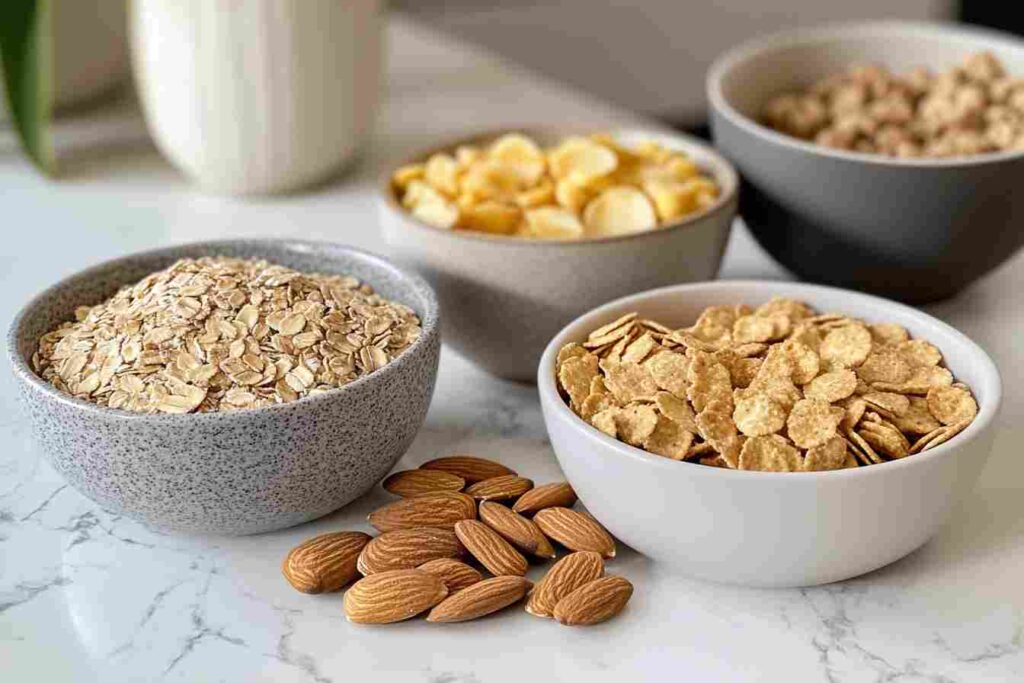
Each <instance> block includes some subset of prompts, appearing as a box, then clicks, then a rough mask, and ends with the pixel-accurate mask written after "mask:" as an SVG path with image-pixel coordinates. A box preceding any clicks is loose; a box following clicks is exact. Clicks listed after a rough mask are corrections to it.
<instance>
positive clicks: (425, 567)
mask: <svg viewBox="0 0 1024 683" xmlns="http://www.w3.org/2000/svg"><path fill="white" fill-rule="evenodd" d="M416 568H417V569H419V570H420V571H421V572H426V573H428V574H433V575H434V576H437V577H439V578H440V579H441V580H442V581H444V585H445V586H447V587H448V595H454V594H455V593H458V592H459V591H460V590H462V589H463V588H468V587H469V586H472V585H473V584H474V583H477V582H478V581H481V580H482V579H483V578H484V577H483V575H482V574H481V573H480V572H478V571H477V570H476V569H474V568H473V567H470V566H469V565H468V564H466V563H465V562H459V561H458V560H453V559H451V558H448V557H442V558H439V559H436V560H431V561H430V562H424V563H423V564H421V565H420V566H419V567H416Z"/></svg>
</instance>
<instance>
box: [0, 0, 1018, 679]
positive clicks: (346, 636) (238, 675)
mask: <svg viewBox="0 0 1024 683" xmlns="http://www.w3.org/2000/svg"><path fill="white" fill-rule="evenodd" d="M391 32H392V35H391V36H390V38H391V52H392V54H391V67H390V68H391V74H390V79H389V92H388V97H387V108H386V111H385V114H384V117H383V121H382V125H381V128H380V130H381V132H380V134H379V135H378V138H377V140H376V141H375V144H374V145H373V147H372V151H371V152H370V153H369V154H368V155H367V158H365V159H364V160H363V161H362V163H361V164H360V165H359V167H358V168H356V169H353V170H352V171H351V172H349V173H348V174H346V175H344V176H342V177H340V178H337V179H335V180H334V181H332V182H330V183H328V184H326V185H325V186H323V187H321V188H318V189H315V190H313V191H312V192H310V193H306V194H302V195H297V196H290V197H277V198H269V199H254V200H248V201H242V200H236V199H230V198H221V197H212V196H208V195H203V194H201V193H199V192H198V191H196V190H194V189H193V188H191V187H190V186H189V185H188V184H187V183H186V182H185V181H183V180H182V178H181V177H180V176H179V175H178V174H177V173H176V172H175V171H174V170H173V169H171V168H170V167H169V166H168V165H167V164H166V163H164V162H163V161H162V160H161V159H160V157H159V156H158V155H157V153H156V152H155V150H154V149H153V148H152V146H151V144H150V143H149V142H148V140H147V137H146V135H145V130H144V128H143V126H142V123H141V120H140V119H139V117H138V114H137V112H136V109H135V107H134V106H133V105H132V104H131V103H130V102H127V103H125V104H124V105H123V106H120V107H113V108H107V109H105V110H103V111H100V112H97V113H94V114H89V115H86V116H85V117H84V118H80V119H77V120H76V121H75V122H73V123H62V124H61V126H60V130H59V135H58V140H59V142H60V146H61V149H62V150H63V153H64V157H65V159H64V168H65V176H64V178H63V179H62V180H59V181H56V182H54V181H47V180H44V179H42V178H40V177H39V176H37V175H36V174H34V173H33V172H32V171H31V170H30V169H29V168H28V167H27V165H26V164H25V163H24V162H23V161H22V160H21V159H20V158H19V157H18V156H17V155H16V154H14V153H13V143H12V141H11V140H10V139H9V137H6V138H5V137H4V134H3V133H0V227H2V230H0V234H2V236H3V238H2V239H3V248H2V249H0V320H2V321H4V325H6V324H7V321H9V320H10V319H11V318H12V317H13V315H14V314H15V312H16V311H17V309H18V308H19V307H20V306H21V305H22V303H24V301H25V300H26V299H27V298H28V297H29V296H30V295H32V294H33V293H35V292H37V291H38V290H40V289H42V288H43V287H45V286H46V285H48V284H49V283H51V282H52V281H53V280H55V279H57V278H59V277H62V276H64V275H66V274H69V273H71V272H73V271H75V270H78V269H79V268H82V267H84V266H86V265H88V264H91V263H94V262H96V261H99V260H101V259H105V258H108V257H112V256H116V255H120V254H124V253H127V252H131V251H135V250H138V249H141V248H146V247H151V246H155V245H162V244H167V243H177V242H185V241H192V240H196V239H201V238H208V237H212V236H224V237H227V236H242V235H245V236H303V237H312V238H318V239H330V240H337V241H341V242H347V243H351V244H355V245H358V246H360V247H364V248H368V249H372V250H378V251H383V250H384V247H383V245H382V243H381V241H380V238H379V235H378V231H377V225H376V213H375V209H374V205H373V203H374V199H373V184H374V178H375V177H376V176H377V174H378V173H379V172H380V170H381V169H382V168H384V167H385V166H386V165H387V164H390V163H391V162H392V161H394V160H396V159H398V158H400V157H401V156H402V154H403V153H404V152H405V151H407V150H409V149H412V148H417V147H422V146H424V145H426V144H430V143H431V142H433V141H435V140H436V139H437V138H438V137H440V136H447V135H451V134H456V133H460V132H463V131H464V129H465V127H466V126H468V125H474V126H479V127H481V128H486V127H495V126H501V125H512V124H524V123H539V122H546V121H547V122H549V121H552V120H574V121H586V122H593V123H609V122H616V121H620V122H622V121H626V122H628V121H634V120H635V119H634V118H633V117H631V116H629V115H627V114H625V113H624V112H621V111H617V110H615V109H612V108H610V107H607V106H605V105H603V104H601V103H599V102H594V101H592V100H590V99H588V98H587V97H585V96H582V95H581V94H579V93H576V92H573V91H571V90H569V89H567V88H565V87H564V86H560V85H557V84H553V83H551V82H549V81H546V80H544V79H543V78H540V77H538V76H536V75H534V74H530V73H526V72H524V71H522V70H520V69H517V68H515V67H513V66H511V65H508V64H506V63H503V62H501V61H499V60H496V59H494V58H493V57H491V56H489V55H487V54H484V53H482V52H480V51H478V50H476V49H473V48H470V47H468V46H464V45H457V44H456V45H453V44H452V43H451V42H450V41H448V40H445V39H442V38H441V37H439V36H437V35H435V34H433V33H431V32H427V31H424V30H423V29H422V28H420V27H417V26H415V25H411V24H409V23H407V22H405V21H403V20H396V21H394V22H393V24H392V27H391ZM722 276H723V277H730V278H733V277H764V278H787V277H790V276H789V275H787V274H786V273H785V272H784V271H783V270H781V269H780V268H779V267H778V266H776V265H775V264H774V263H773V262H772V261H771V260H770V259H769V258H768V257H767V256H766V255H765V254H764V253H763V252H762V251H761V250H760V249H759V248H758V247H757V246H756V244H755V243H754V242H753V241H752V240H751V238H750V236H749V234H748V233H747V232H746V230H745V229H744V228H743V226H742V224H739V223H737V226H736V229H735V230H734V231H733V236H732V239H731V242H730V245H729V248H728V251H727V254H726V260H725V264H724V266H723V271H722ZM1021 291H1024V255H1018V256H1017V257H1016V258H1014V259H1013V260H1011V261H1010V262H1009V263H1007V264H1005V265H1004V266H1003V267H1002V268H1001V269H999V270H998V271H997V272H995V273H993V274H992V275H990V276H989V277H987V278H986V279H985V280H983V281H982V282H980V283H978V284H976V285H975V286H973V287H972V288H970V289H969V290H968V291H966V292H964V293H963V294H961V295H960V296H959V297H957V298H956V299H954V300H952V301H948V302H945V303H942V304H938V305H934V306H930V307H929V308H928V310H929V311H930V312H932V313H933V314H935V315H937V316H939V317H941V318H943V319H944V320H946V321H948V322H950V323H951V324H953V325H955V326H957V327H959V328H960V329H961V330H963V331H964V332H966V333H967V334H969V335H970V336H972V337H973V338H974V339H976V340H977V341H978V342H980V343H981V344H982V345H983V346H985V347H986V349H988V351H989V352H990V353H991V354H992V355H993V357H994V358H995V360H996V362H997V363H998V364H999V366H1000V368H1001V370H1002V372H1003V375H1004V381H1005V386H1006V399H1005V401H1006V402H1005V405H1004V410H1003V413H1002V416H1001V418H1000V424H999V430H1000V432H999V436H998V437H997V442H996V447H995V449H996V450H995V453H993V455H992V458H991V460H990V462H989V464H988V466H987V468H986V470H985V471H984V473H983V475H982V477H981V480H980V482H979V484H978V486H977V488H976V490H975V491H974V493H973V494H972V495H971V496H970V497H969V499H968V500H967V501H966V502H965V503H964V505H963V508H962V509H961V510H960V511H959V512H958V514H957V515H956V516H955V518H954V519H953V521H952V522H951V523H950V524H949V525H948V526H947V527H946V528H944V529H943V531H942V532H941V533H940V534H939V535H938V536H937V537H936V538H935V539H933V540H932V541H931V542H930V543H928V544H927V545H925V546H924V547H923V548H921V549H920V550H918V551H917V552H915V553H913V554H912V555H910V556H908V557H906V558H904V559H903V560H901V561H899V562H896V563H895V564H893V565H890V566H888V567H885V568H883V569H881V570H878V571H876V572H873V573H871V574H869V575H867V576H863V577H861V578H858V579H854V580H851V581H846V582H843V583H839V584H833V585H828V586H822V587H816V588H808V589H803V590H752V589H742V588H736V587H729V586H721V585H715V584H709V583H704V582H699V581H695V580H690V579H687V578H684V577H679V576H673V575H671V574H669V573H666V571H665V570H664V568H663V567H660V566H657V565H654V564H652V563H651V562H649V561H648V560H647V559H646V558H644V557H642V556H640V555H638V554H636V553H633V552H632V551H629V550H628V549H627V550H624V551H623V552H622V553H621V557H620V558H617V559H616V560H615V561H614V564H615V571H616V572H617V573H621V574H624V575H626V576H628V577H629V578H630V579H631V580H632V581H633V582H634V584H635V585H636V587H637V591H636V594H635V596H634V598H633V600H632V602H631V603H630V606H629V608H628V610H627V611H626V612H625V613H624V614H623V615H622V616H621V617H620V618H618V619H616V620H614V621H612V622H609V623H607V624H605V625H602V626H599V627H594V628H590V629H567V628H561V627H558V626H556V625H554V624H552V623H550V622H548V621H543V620H539V619H535V618H533V617H530V616H528V615H526V614H525V613H522V612H512V613H507V614H504V615H501V616H500V617H497V618H492V619H486V620H483V621H480V622H472V623H468V624H462V625H450V626H446V627H441V628H439V627H437V626H431V625H428V624H426V623H424V622H422V621H414V622H407V623H403V624H400V625H396V626H394V627H390V628H365V627H356V626H354V625H351V624H349V623H348V622H346V621H345V619H344V616H343V615H342V611H341V601H340V598H339V596H337V595H325V596H306V595H301V594H299V593H296V592H295V591H293V590H292V589H291V588H290V587H289V586H288V585H287V584H286V583H285V581H284V580H283V579H282V578H281V576H280V574H279V571H278V565H279V563H280V560H281V558H282V557H283V556H284V554H285V553H286V552H287V550H288V549H289V548H291V547H292V546H293V545H295V544H296V543H298V542H299V541H301V540H303V539H305V538H307V537H309V536H311V535H314V534H316V533H320V532H323V531H327V530H337V529H343V528H365V524H364V521H363V520H364V519H365V515H366V513H367V512H368V511H369V510H371V509H373V508H374V507H375V506H377V505H378V504H380V503H381V502H382V501H383V500H384V498H385V496H384V494H382V493H380V492H375V493H372V494H369V495H368V496H366V497H364V498H363V499H361V500H359V501H357V502H356V503H354V504H352V505H351V506H349V507H348V508H346V509H344V510H342V511H339V512H337V513H335V514H333V515H331V516H329V517H326V518H324V519H321V520H319V521H316V522H314V523H311V524H307V525H304V526H302V527H299V528H296V529H291V530H288V531H284V532H279V533H273V534H266V535H262V536H255V537H247V538H190V537H179V536H169V535H162V534H158V533H154V532H152V531H149V530H147V529H146V528H145V527H143V526H141V525H139V524H137V523H135V522H132V521H131V520H128V519H126V518H123V517H120V516H118V515H114V514H111V513H109V512H106V511H104V510H102V509H100V508H99V507H97V506H96V505H95V504H93V503H91V502H90V501H88V500H86V499H85V498H83V497H82V496H81V495H79V494H78V493H77V492H75V491H74V490H73V489H71V488H70V487H68V486H67V485H66V484H65V483H64V482H63V481H62V479H61V478H60V476H58V475H57V474H56V473H55V472H54V471H53V470H51V469H50V467H49V466H47V465H46V464H45V463H44V462H43V461H42V460H41V458H40V457H39V454H38V453H37V451H36V448H35V446H34V444H33V442H32V439H31V435H30V434H29V433H28V432H27V430H26V429H25V425H24V423H23V421H22V420H21V419H20V413H19V410H20V408H19V406H17V405H16V400H15V396H14V391H13V386H12V380H11V377H10V375H9V373H6V372H3V373H0V680H3V681H11V682H12V683H13V682H15V681H29V680H33V681H72V680H73V681H94V680H95V681H127V680H147V681H149V680H176V681H253V680H274V681H309V682H313V681H316V682H319V683H323V682H327V681H342V680H374V681H428V682H432V683H456V682H462V683H485V682H486V683H489V682H492V681H496V682H499V683H500V682H503V681H523V680H537V681H540V680H578V679H582V678H583V677H586V678H587V680H591V681H621V680H623V679H626V678H627V677H629V678H632V679H634V680H692V681H749V680H765V681H777V680H787V681H818V680H828V681H844V682H845V681H857V682H859V681H899V682H908V683H909V682H918V681H933V682H936V683H937V682H950V681H971V682H975V681H1011V680H1024V581H1022V579H1021V577H1022V572H1024V483H1022V482H1024V464H1022V458H1021V451H1020V444H1021V443H1022V442H1024V427H1022V426H1021V421H1020V419H1019V418H1020V416H1022V415H1024V391H1022V389H1021V385H1022V382H1024V371H1022V370H1021V367H1022V361H1024V357H1022V354H1021V352H1020V349H1019V346H1018V344H1019V340H1020V339H1021V338H1022V336H1024V307H1022V306H1021V303H1020V292H1021ZM1015 418H1016V419H1015ZM453 450H459V451H467V452H474V453H479V454H482V455H493V456H496V457H500V458H501V459H502V460H504V461H507V462H511V463H514V464H515V467H516V468H517V469H518V470H519V471H520V472H523V473H526V474H528V475H529V476H531V477H532V478H534V479H536V480H538V481H545V480H550V479H555V478H558V477H559V472H558V467H557V464H556V463H555V461H554V458H553V455H552V453H551V450H550V447H549V445H548V443H547V439H546V436H545V433H544V429H543V425H542V421H541V417H540V410H539V406H538V402H537V398H536V395H535V389H534V388H533V387H530V386H523V385H517V384H511V383H507V382H503V381H499V380H496V379H493V378H491V377H489V376H486V375H484V374H483V373H481V372H480V371H478V370H476V369H475V368H474V367H472V366H470V365H469V364H468V363H466V362H465V361H464V360H462V359H461V358H460V357H458V356H457V355H455V354H454V353H452V352H450V351H449V350H447V349H446V350H445V351H444V353H443V354H442V361H441V370H440V375H439V377H438V386H437V391H436V394H435V396H434V401H433V404H432V407H431V410H430V413H429V415H428V417H427V421H426V425H425V426H424V428H423V430H422V432H421V433H420V435H419V436H418V438H417V439H416V441H415V443H414V445H413V446H412V448H411V449H410V451H409V452H408V454H407V455H406V456H405V457H404V458H403V460H402V462H401V464H400V465H399V467H403V466H414V465H416V464H417V463H419V462H422V461H423V460H426V459H429V458H431V457H436V456H438V455H442V454H446V453H449V452H451V451H453ZM906 514H914V511H913V510H907V511H906Z"/></svg>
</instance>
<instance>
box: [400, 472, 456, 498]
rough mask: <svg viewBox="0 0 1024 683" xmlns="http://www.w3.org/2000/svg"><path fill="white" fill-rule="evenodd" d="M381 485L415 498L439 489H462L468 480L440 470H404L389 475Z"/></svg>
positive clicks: (406, 496)
mask: <svg viewBox="0 0 1024 683" xmlns="http://www.w3.org/2000/svg"><path fill="white" fill-rule="evenodd" d="M381 485H382V486H383V487H384V488H385V489H387V490H388V491H390V492H391V493H393V494H395V495H396V496H401V497H402V498H413V497H415V496H423V495H426V494H429V493H437V492H439V491H461V490H462V487H463V486H465V485H466V480H465V479H463V478H462V477H456V476H455V475H454V474H449V473H448V472H441V471H440V470H403V471H401V472H395V473H394V474H392V475H390V476H388V478H387V479H385V480H384V483H383V484H381Z"/></svg>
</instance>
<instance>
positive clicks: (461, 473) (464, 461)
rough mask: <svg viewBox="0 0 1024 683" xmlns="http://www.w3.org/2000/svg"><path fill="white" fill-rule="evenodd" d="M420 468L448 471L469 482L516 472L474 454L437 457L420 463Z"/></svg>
mask: <svg viewBox="0 0 1024 683" xmlns="http://www.w3.org/2000/svg"><path fill="white" fill-rule="evenodd" d="M420 469H424V470H440V471H442V472H448V473H449V474H454V475H455V476H457V477H462V478H463V479H465V480H466V483H468V484H473V483H476V482H478V481H483V480H484V479H491V478H492V477H500V476H503V475H506V474H513V475H514V474H515V472H514V471H513V470H510V469H509V468H507V467H505V466H504V465H502V464H501V463H500V462H494V461H493V460H487V459H486V458H477V457H475V456H472V455H450V456H448V457H445V458H435V459H433V460H430V461H428V462H425V463H423V464H422V465H420Z"/></svg>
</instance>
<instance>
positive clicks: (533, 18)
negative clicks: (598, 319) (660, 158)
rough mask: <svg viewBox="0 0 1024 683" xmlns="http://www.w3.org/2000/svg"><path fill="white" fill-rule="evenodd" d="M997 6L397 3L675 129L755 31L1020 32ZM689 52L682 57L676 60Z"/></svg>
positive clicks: (789, 1) (928, 1) (771, 1)
mask: <svg viewBox="0 0 1024 683" xmlns="http://www.w3.org/2000/svg"><path fill="white" fill-rule="evenodd" d="M1015 4H1016V3H1010V2H1000V1H999V0H994V1H988V0H980V1H979V0H962V1H959V2H958V1H957V0H899V1H898V2H892V0H859V1H858V2H848V3H837V2H818V1H817V0H762V1H760V2H750V1H749V0H714V2H678V0H641V2H631V1H629V0H555V1H550V0H548V1H544V0H395V1H394V2H393V5H392V6H393V7H394V8H395V9H398V10H401V11H402V12H405V13H407V14H409V15H410V16H413V17H415V18H416V19H417V20H420V21H423V22H424V23H427V24H430V25H432V26H434V27H436V28H438V29H441V30H443V31H445V32H448V33H449V34H451V35H454V36H457V37H459V38H461V39H463V40H468V41H472V42H475V43H478V44H481V45H484V46H486V47H487V48H488V49H490V50H492V51H495V52H498V53H500V54H502V55H504V56H505V57H507V58H509V59H510V60H512V61H515V62H518V63H520V64H523V65H525V66H527V67H529V68H531V69H534V70H536V71H539V72H541V73H544V74H546V75H548V76H551V77H554V78H556V79H558V80H561V81H563V82H565V83H568V84H571V85H573V86H576V87H578V88H581V89H583V90H585V91H587V92H589V93H591V94H593V95H596V96H598V97H600V98H603V99H605V100H607V101H609V102H613V103H615V104H618V105H620V106H622V107H625V108H629V109H634V110H638V111H642V112H644V113H646V114H649V115H653V116H656V117H658V118H661V119H663V120H666V121H668V122H670V123H672V124H674V125H676V126H679V127H682V128H686V129H695V130H697V131H698V132H699V131H700V130H702V129H703V128H704V126H705V124H706V122H707V110H706V104H707V103H706V101H705V97H704V74H705V72H706V70H707V67H708V65H709V64H710V63H711V62H712V60H713V59H714V58H715V57H716V56H717V55H719V54H720V53H722V52H723V51H725V50H726V49H728V48H729V47H731V46H733V45H737V44H739V43H741V42H743V41H744V40H747V39H749V38H751V37H754V36H757V35H763V34H766V33H771V32H773V31H777V30H780V29H788V28H792V27H794V26H801V25H806V26H810V25H814V24H820V23H823V22H829V21H846V20H862V19H923V20H940V21H942V20H961V21H965V22H968V23H973V24H978V25H983V26H990V27H996V28H999V29H1002V30H1005V31H1010V32H1013V33H1017V34H1021V33H1022V32H1024V13H1021V12H1020V11H1019V6H1016V7H1015ZM681 56H685V59H681V58H680V57H681Z"/></svg>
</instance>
